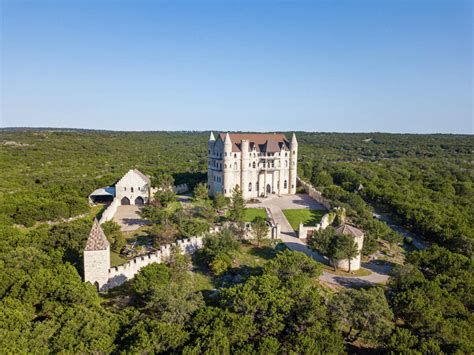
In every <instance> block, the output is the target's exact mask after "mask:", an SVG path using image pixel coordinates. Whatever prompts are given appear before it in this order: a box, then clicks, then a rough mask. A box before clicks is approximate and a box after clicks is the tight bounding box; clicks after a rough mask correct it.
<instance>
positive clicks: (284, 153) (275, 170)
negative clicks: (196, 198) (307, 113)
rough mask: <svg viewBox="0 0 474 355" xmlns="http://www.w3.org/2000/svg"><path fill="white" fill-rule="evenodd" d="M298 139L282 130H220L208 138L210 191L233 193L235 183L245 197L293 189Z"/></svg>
mask: <svg viewBox="0 0 474 355" xmlns="http://www.w3.org/2000/svg"><path fill="white" fill-rule="evenodd" d="M297 161H298V141H297V140H296V136H295V135H294V134H293V137H292V139H291V141H288V140H287V139H286V137H285V136H284V135H283V134H240V133H232V134H229V133H225V134H224V133H221V134H220V135H218V136H217V139H216V138H215V137H214V134H213V133H211V135H210V137H209V141H208V170H207V178H208V189H209V195H210V196H215V195H216V194H217V193H222V194H224V196H228V197H230V196H232V190H233V189H234V188H235V187H236V186H238V187H239V188H240V189H241V191H242V195H243V198H244V199H246V200H247V199H250V198H256V197H262V196H268V195H269V194H279V195H287V194H294V193H296V176H297Z"/></svg>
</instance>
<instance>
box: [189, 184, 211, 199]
mask: <svg viewBox="0 0 474 355" xmlns="http://www.w3.org/2000/svg"><path fill="white" fill-rule="evenodd" d="M193 194H194V199H195V200H197V201H202V200H207V199H209V194H208V191H207V185H206V184H204V183H199V184H197V185H196V187H195V188H194V191H193Z"/></svg>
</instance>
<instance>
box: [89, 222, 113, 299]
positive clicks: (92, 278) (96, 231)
mask: <svg viewBox="0 0 474 355" xmlns="http://www.w3.org/2000/svg"><path fill="white" fill-rule="evenodd" d="M109 267H110V244H109V241H108V240H107V237H106V236H105V234H104V231H103V230H102V228H101V226H100V224H99V222H98V221H97V219H95V220H94V223H93V224H92V228H91V231H90V233H89V238H88V239H87V243H86V248H85V249H84V281H89V282H91V283H92V284H94V285H95V287H96V288H97V290H98V291H99V290H101V288H102V287H103V286H104V285H105V284H107V282H108V279H109Z"/></svg>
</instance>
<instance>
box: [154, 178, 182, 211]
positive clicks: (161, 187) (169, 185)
mask: <svg viewBox="0 0 474 355" xmlns="http://www.w3.org/2000/svg"><path fill="white" fill-rule="evenodd" d="M152 186H154V187H156V188H157V191H156V192H155V194H154V196H153V197H154V198H155V200H158V201H159V202H160V203H161V204H162V205H163V206H165V207H166V206H168V205H169V204H170V203H171V202H173V201H175V200H176V194H175V192H174V179H173V176H171V175H169V174H160V175H158V176H156V177H155V178H153V179H152Z"/></svg>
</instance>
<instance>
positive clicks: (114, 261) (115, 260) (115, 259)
mask: <svg viewBox="0 0 474 355" xmlns="http://www.w3.org/2000/svg"><path fill="white" fill-rule="evenodd" d="M127 261H128V260H127V259H125V258H122V257H121V256H120V254H118V253H116V252H113V251H111V252H110V266H119V265H122V264H125V263H126V262H127Z"/></svg>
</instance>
